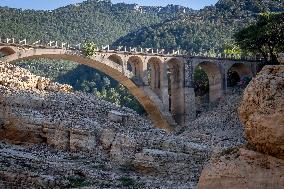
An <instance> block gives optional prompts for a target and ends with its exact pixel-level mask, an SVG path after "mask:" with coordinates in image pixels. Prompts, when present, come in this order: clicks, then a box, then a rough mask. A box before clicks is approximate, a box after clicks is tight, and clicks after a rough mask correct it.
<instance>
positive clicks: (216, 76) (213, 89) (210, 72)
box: [194, 62, 222, 103]
mask: <svg viewBox="0 0 284 189" xmlns="http://www.w3.org/2000/svg"><path fill="white" fill-rule="evenodd" d="M200 69H201V70H203V71H204V73H205V74H206V75H207V78H208V88H209V102H210V103H212V102H216V101H218V100H219V99H220V97H221V95H222V75H221V71H220V69H219V67H218V65H217V64H216V63H213V62H201V63H199V64H198V65H197V67H196V68H195V69H194V72H195V71H196V70H200ZM204 73H203V74H202V75H203V76H204ZM204 81H205V82H206V77H205V80H204ZM204 81H203V82H204ZM207 90H208V89H207Z"/></svg>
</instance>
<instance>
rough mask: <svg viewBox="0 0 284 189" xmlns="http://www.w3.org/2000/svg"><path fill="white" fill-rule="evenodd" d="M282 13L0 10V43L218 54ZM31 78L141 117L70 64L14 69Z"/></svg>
mask: <svg viewBox="0 0 284 189" xmlns="http://www.w3.org/2000/svg"><path fill="white" fill-rule="evenodd" d="M267 11H268V12H271V11H275V12H280V11H284V1H283V0H262V1H259V0H239V1H234V0H220V1H219V2H218V3H217V4H216V5H214V6H208V7H205V8H204V9H201V10H199V11H194V10H191V9H189V8H185V7H182V6H175V5H169V6H166V7H147V6H138V5H136V4H124V3H120V4H112V3H111V2H110V1H108V0H104V1H102V0H87V1H85V2H83V3H79V4H75V5H69V6H66V7H62V8H59V9H56V10H52V11H34V10H21V9H12V8H8V7H0V23H1V27H0V37H1V38H5V37H14V38H18V39H24V38H26V39H27V40H28V42H29V41H32V42H33V41H36V40H39V39H40V40H42V41H43V42H46V43H47V42H48V41H50V40H58V41H64V42H70V43H84V42H86V41H92V42H94V43H95V44H97V45H98V46H100V45H107V44H110V45H114V46H116V45H122V46H132V47H133V46H136V47H154V48H164V49H173V48H180V49H184V50H188V51H190V52H196V53H199V52H204V51H206V52H208V51H211V52H223V51H224V50H227V49H230V48H232V47H234V42H233V38H232V36H233V34H234V33H235V32H236V31H238V30H240V29H241V28H243V27H245V26H247V25H249V24H250V23H253V22H255V21H256V18H257V16H258V14H259V13H261V12H267ZM18 64H19V65H21V66H22V67H25V68H27V69H30V70H31V71H32V72H33V73H35V74H39V75H43V76H46V77H50V78H51V79H53V80H54V81H58V82H60V83H68V84H70V85H72V86H73V87H74V89H75V90H81V91H84V92H90V93H94V94H96V95H99V96H101V97H102V98H104V99H106V100H109V101H111V102H114V103H116V104H117V105H119V106H120V105H125V106H128V107H131V108H133V109H135V110H137V111H138V112H143V110H142V108H141V107H140V106H139V104H138V102H137V101H136V100H135V99H134V98H133V97H132V96H131V95H130V94H128V92H127V90H126V89H125V88H124V87H123V86H120V85H119V84H118V83H117V82H116V81H114V80H112V79H111V78H109V77H108V76H106V75H104V74H103V73H100V72H98V71H96V70H94V69H91V68H88V67H86V66H83V65H78V64H76V63H73V62H66V61H51V60H46V59H42V60H33V61H25V62H21V63H18Z"/></svg>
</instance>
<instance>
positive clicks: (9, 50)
mask: <svg viewBox="0 0 284 189" xmlns="http://www.w3.org/2000/svg"><path fill="white" fill-rule="evenodd" d="M0 53H1V54H2V57H3V56H8V55H11V54H14V53H16V51H15V50H14V49H12V48H10V47H3V48H1V49H0ZM0 56H1V55H0Z"/></svg>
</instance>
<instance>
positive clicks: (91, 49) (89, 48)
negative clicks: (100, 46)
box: [83, 42, 97, 58]
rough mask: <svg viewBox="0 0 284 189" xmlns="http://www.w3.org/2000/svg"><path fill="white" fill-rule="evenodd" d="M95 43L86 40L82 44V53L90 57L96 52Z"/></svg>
mask: <svg viewBox="0 0 284 189" xmlns="http://www.w3.org/2000/svg"><path fill="white" fill-rule="evenodd" d="M96 49H97V47H96V44H95V43H94V42H87V43H85V44H84V46H83V53H84V55H85V56H86V57H88V58H90V57H91V56H93V55H94V54H95V52H96Z"/></svg>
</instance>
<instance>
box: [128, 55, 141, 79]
mask: <svg viewBox="0 0 284 189" xmlns="http://www.w3.org/2000/svg"><path fill="white" fill-rule="evenodd" d="M127 70H128V71H130V72H132V73H133V74H134V75H135V76H136V77H138V78H141V79H142V78H143V61H142V59H141V58H140V57H138V56H131V57H129V59H128V61H127Z"/></svg>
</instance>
